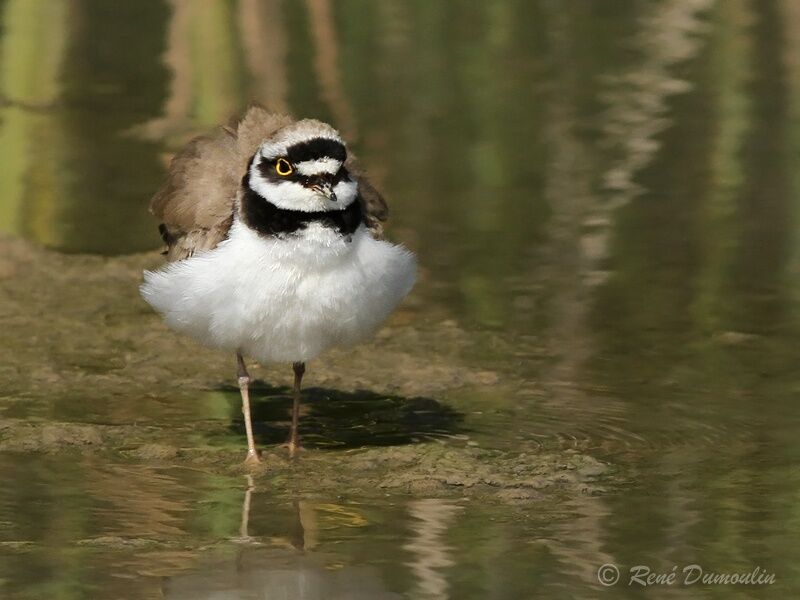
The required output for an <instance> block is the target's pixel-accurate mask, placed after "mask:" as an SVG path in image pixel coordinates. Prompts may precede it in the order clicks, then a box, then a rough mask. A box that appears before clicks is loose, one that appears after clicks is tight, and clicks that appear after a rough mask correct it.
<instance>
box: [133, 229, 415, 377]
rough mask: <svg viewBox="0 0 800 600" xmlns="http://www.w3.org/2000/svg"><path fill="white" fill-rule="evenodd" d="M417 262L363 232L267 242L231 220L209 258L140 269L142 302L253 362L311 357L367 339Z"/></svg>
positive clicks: (325, 232) (308, 233)
mask: <svg viewBox="0 0 800 600" xmlns="http://www.w3.org/2000/svg"><path fill="white" fill-rule="evenodd" d="M415 276H416V262H415V260H414V257H413V255H412V254H411V253H410V252H409V251H408V250H406V249H405V248H403V247H401V246H396V245H393V244H389V243H388V242H382V241H378V240H375V239H374V238H372V236H370V234H369V233H368V231H367V230H366V229H365V227H364V226H363V225H362V226H361V227H359V228H358V230H356V232H355V233H354V234H353V236H352V241H347V240H346V239H345V238H343V237H342V236H340V235H339V234H338V233H337V232H335V231H334V230H333V229H331V228H326V227H323V226H321V225H319V224H316V223H314V224H311V225H309V227H308V228H307V229H305V230H304V231H302V232H301V233H300V235H293V236H287V237H286V238H283V239H279V238H264V237H261V236H259V235H258V234H257V233H256V232H254V231H252V230H251V229H248V228H247V227H245V226H244V225H242V224H241V223H239V222H238V221H237V222H234V224H233V226H232V227H231V232H230V237H229V239H227V240H225V241H224V242H222V243H221V244H219V246H217V247H216V248H214V249H213V250H211V251H208V252H204V253H200V254H196V255H194V256H192V257H191V258H188V259H185V260H182V261H179V262H174V263H170V264H168V265H166V266H165V267H164V268H162V269H160V270H158V271H147V272H145V274H144V283H143V284H142V286H141V294H142V297H143V298H144V299H145V300H146V301H147V302H148V303H149V304H150V305H151V306H152V307H153V308H155V309H156V310H157V311H158V312H160V313H161V314H162V315H163V316H164V319H165V321H166V322H167V325H169V326H170V327H171V328H173V329H175V330H177V331H180V332H183V333H186V334H188V335H191V336H192V337H194V338H195V339H197V340H198V341H200V342H202V343H204V344H206V345H210V346H215V347H218V348H223V349H227V350H230V351H241V352H242V353H243V354H245V355H246V356H250V357H253V358H255V359H256V360H258V361H260V362H294V361H306V360H310V359H312V358H314V357H315V356H317V355H318V354H320V353H321V352H323V351H324V350H326V349H327V348H329V347H330V346H333V345H338V344H345V345H348V344H353V343H355V342H358V341H360V340H362V339H363V338H364V337H366V336H367V335H369V334H370V333H371V332H372V331H374V330H375V328H376V327H377V326H378V325H379V324H380V323H381V322H382V321H383V320H384V319H385V318H386V317H387V316H388V314H389V313H390V312H391V311H392V309H394V307H395V306H396V305H397V304H398V303H399V302H400V300H402V298H403V297H404V296H405V295H406V294H407V293H408V291H409V290H410V289H411V287H412V286H413V284H414V279H415Z"/></svg>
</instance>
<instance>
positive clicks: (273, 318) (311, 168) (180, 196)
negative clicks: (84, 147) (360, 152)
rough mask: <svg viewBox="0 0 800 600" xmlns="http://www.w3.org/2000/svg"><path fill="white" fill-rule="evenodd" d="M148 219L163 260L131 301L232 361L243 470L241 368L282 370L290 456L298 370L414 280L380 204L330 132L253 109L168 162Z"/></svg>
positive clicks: (351, 337)
mask: <svg viewBox="0 0 800 600" xmlns="http://www.w3.org/2000/svg"><path fill="white" fill-rule="evenodd" d="M150 212H151V213H152V214H153V215H154V216H155V217H156V218H157V219H158V220H159V221H160V225H159V231H160V233H161V237H162V239H163V240H164V242H165V243H166V246H167V248H166V250H165V252H164V254H165V255H166V260H167V262H166V264H164V265H163V266H161V267H160V268H157V269H154V270H147V271H145V272H144V274H143V282H142V284H141V286H140V293H141V296H142V297H143V298H144V300H145V301H146V302H147V303H148V304H150V306H151V307H152V308H153V309H155V311H156V312H158V313H160V315H161V316H162V318H163V319H164V321H165V323H166V325H167V326H168V327H169V328H171V329H172V330H174V331H176V332H179V333H181V334H186V335H188V336H190V337H192V338H193V339H195V340H196V341H199V342H200V343H201V344H203V345H206V346H209V347H212V348H217V349H220V350H223V351H228V352H231V353H234V354H235V357H236V365H237V371H236V373H237V383H238V387H239V391H240V395H241V400H242V413H243V417H244V424H245V432H246V435H247V455H246V458H245V463H248V464H258V463H260V462H261V458H260V456H259V452H258V450H257V448H256V445H255V441H254V437H253V421H252V415H251V407H250V395H249V386H250V375H249V373H248V370H247V365H246V361H247V360H248V359H251V360H255V361H256V362H258V363H259V364H262V365H266V364H272V363H291V365H292V369H293V372H294V385H293V402H292V413H291V427H290V433H289V439H288V441H287V446H288V453H289V456H290V457H292V458H293V457H294V456H295V453H296V451H297V450H298V449H299V447H300V446H299V443H300V442H299V432H298V426H299V416H300V403H301V386H302V379H303V375H304V373H305V366H306V363H307V362H308V361H310V360H312V359H314V358H316V357H318V356H319V355H320V354H322V353H323V352H325V351H326V350H328V349H329V348H331V347H334V346H344V347H347V346H352V345H354V344H357V343H358V342H361V341H363V340H365V339H366V338H367V337H369V336H370V334H372V333H373V332H374V331H375V330H376V329H377V328H378V326H379V325H380V324H381V323H382V322H383V321H384V320H385V319H386V318H387V317H388V315H389V314H390V313H391V312H392V310H394V308H395V307H396V306H397V305H398V304H399V303H400V301H401V300H402V299H403V298H404V297H405V296H406V295H407V294H408V292H409V291H410V290H411V288H412V287H413V285H414V283H415V279H416V270H417V264H416V257H415V255H414V254H413V253H412V252H411V251H409V250H408V249H406V248H405V247H404V246H402V245H397V244H393V243H390V242H388V241H386V240H385V239H384V235H383V226H384V223H385V222H386V220H387V216H388V207H387V203H386V200H385V199H384V197H383V195H382V194H381V193H380V192H378V190H377V189H376V188H375V187H374V186H373V185H372V184H371V183H370V181H369V178H368V177H367V176H366V174H365V172H364V171H363V169H361V168H360V167H359V165H358V162H357V160H356V158H355V157H354V156H353V155H352V153H351V152H350V151H349V150H348V147H347V144H346V143H345V141H344V139H343V138H342V136H341V135H340V133H339V132H338V131H337V130H336V129H335V128H334V127H332V126H331V125H329V124H327V123H323V122H321V121H318V120H315V119H300V120H295V119H294V118H292V117H290V116H287V115H283V114H277V113H273V112H270V111H268V110H267V109H265V108H263V107H261V106H252V107H250V108H249V109H248V110H247V111H246V112H245V113H244V114H243V115H242V116H241V117H240V118H239V119H238V120H236V121H232V122H230V123H229V124H227V125H223V126H220V127H217V128H216V129H215V130H213V131H212V132H210V133H208V134H206V135H202V136H199V137H197V138H195V139H193V140H192V141H190V142H189V143H188V144H187V145H186V146H185V147H184V148H183V149H182V150H181V151H179V152H178V153H177V154H176V155H175V156H174V157H173V159H172V160H171V162H170V165H169V168H168V170H167V175H166V179H165V182H164V184H163V185H162V187H161V188H160V189H158V191H157V192H156V193H155V195H154V196H153V198H152V200H151V202H150Z"/></svg>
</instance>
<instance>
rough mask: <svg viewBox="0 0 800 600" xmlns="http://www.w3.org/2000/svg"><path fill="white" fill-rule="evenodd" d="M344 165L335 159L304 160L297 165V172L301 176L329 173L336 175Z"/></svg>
mask: <svg viewBox="0 0 800 600" xmlns="http://www.w3.org/2000/svg"><path fill="white" fill-rule="evenodd" d="M341 166H342V163H341V162H339V161H338V160H336V159H335V158H320V159H318V160H304V161H303V162H299V163H297V164H296V165H295V168H296V169H297V172H298V173H300V174H301V175H318V174H320V173H329V174H331V175H334V174H335V173H336V172H337V171H338V170H339V168H340V167H341Z"/></svg>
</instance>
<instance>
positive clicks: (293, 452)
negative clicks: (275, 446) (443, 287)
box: [281, 440, 305, 458]
mask: <svg viewBox="0 0 800 600" xmlns="http://www.w3.org/2000/svg"><path fill="white" fill-rule="evenodd" d="M281 448H286V449H287V450H288V451H289V458H294V457H295V456H297V453H298V452H302V451H303V450H305V448H303V446H301V445H300V443H299V442H295V441H292V440H289V441H288V442H284V443H283V444H281Z"/></svg>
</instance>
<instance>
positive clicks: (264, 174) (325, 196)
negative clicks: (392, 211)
mask: <svg viewBox="0 0 800 600" xmlns="http://www.w3.org/2000/svg"><path fill="white" fill-rule="evenodd" d="M346 159H347V148H346V147H345V144H344V141H343V140H342V138H341V136H340V135H339V132H338V131H336V130H335V129H334V128H333V127H331V126H330V125H327V124H325V123H321V122H320V121H315V120H313V119H304V120H302V121H297V122H295V123H292V124H291V125H288V126H286V127H283V128H281V129H279V130H278V131H277V132H276V133H275V134H274V135H272V136H271V137H269V138H268V139H267V140H265V141H264V142H263V143H262V144H261V146H259V148H258V150H257V151H256V153H255V155H254V156H253V160H252V161H251V162H250V172H249V178H248V183H247V185H249V186H250V188H251V189H252V190H253V191H254V192H256V193H257V194H258V195H259V196H261V197H262V198H265V199H266V200H268V201H269V202H271V203H272V204H274V205H275V206H277V207H279V208H284V209H289V210H299V211H304V212H317V211H325V210H342V209H344V208H345V207H347V206H348V205H350V204H351V203H352V202H353V201H354V200H355V199H356V195H357V192H358V190H357V184H356V182H355V181H354V180H353V179H352V178H351V177H350V174H349V173H348V172H347V169H346V168H345V166H344V162H345V160H346Z"/></svg>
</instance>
